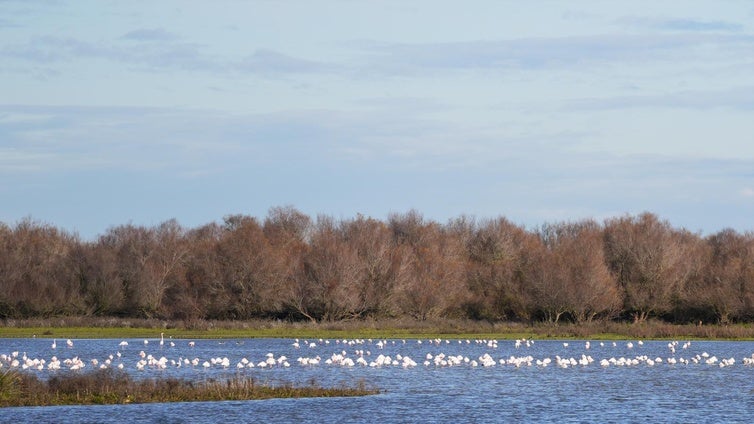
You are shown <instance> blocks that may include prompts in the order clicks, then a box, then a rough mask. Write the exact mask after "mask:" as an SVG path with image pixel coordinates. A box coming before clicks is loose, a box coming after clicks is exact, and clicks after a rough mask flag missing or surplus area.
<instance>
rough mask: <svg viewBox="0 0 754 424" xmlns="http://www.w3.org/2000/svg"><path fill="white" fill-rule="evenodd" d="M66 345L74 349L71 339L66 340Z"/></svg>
mask: <svg viewBox="0 0 754 424" xmlns="http://www.w3.org/2000/svg"><path fill="white" fill-rule="evenodd" d="M65 344H66V345H68V347H73V341H72V340H71V339H68V340H66V342H65Z"/></svg>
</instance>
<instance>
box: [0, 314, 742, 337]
mask: <svg viewBox="0 0 754 424" xmlns="http://www.w3.org/2000/svg"><path fill="white" fill-rule="evenodd" d="M161 332H164V333H165V337H172V338H176V339H202V338H212V339H217V338H262V337H264V338H304V339H306V338H309V339H320V338H323V339H324V338H328V339H338V338H372V339H377V338H406V339H410V338H456V339H464V338H471V339H474V338H477V339H478V338H484V339H491V338H494V339H520V338H537V339H594V340H617V339H720V340H754V326H752V325H751V324H736V325H725V326H724V325H692V324H687V325H678V324H669V323H665V322H662V321H647V322H643V323H638V324H631V323H625V322H613V321H595V322H591V323H584V324H571V323H565V324H558V325H555V324H547V323H534V324H523V323H518V322H487V321H472V320H448V319H445V320H428V321H410V320H379V321H372V320H363V321H355V320H354V321H338V322H323V323H311V322H283V321H272V320H270V321H263V320H258V321H191V322H184V321H162V320H154V319H153V320H131V319H113V318H100V319H98V318H86V317H84V318H80V317H67V318H54V319H32V320H23V321H22V320H6V321H2V322H0V337H19V338H21V337H23V338H28V337H46V338H57V339H66V338H153V339H154V338H158V337H159V334H160V333H161Z"/></svg>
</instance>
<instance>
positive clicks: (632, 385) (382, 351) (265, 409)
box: [0, 338, 754, 423]
mask: <svg viewBox="0 0 754 424" xmlns="http://www.w3.org/2000/svg"><path fill="white" fill-rule="evenodd" d="M52 342H53V341H52V340H50V339H0V363H2V364H3V369H7V368H9V367H13V366H16V367H19V368H21V367H23V366H24V365H27V368H28V370H27V372H34V373H37V374H38V375H39V376H40V377H43V378H44V377H45V376H49V375H53V374H54V373H63V372H71V371H68V367H70V365H68V364H72V363H74V362H73V360H74V359H78V360H80V361H81V362H82V363H83V364H85V365H84V370H87V369H89V370H91V369H92V368H94V367H101V366H111V367H117V366H119V365H120V366H122V367H123V369H124V370H125V371H127V372H129V373H130V374H132V375H133V376H134V377H135V378H151V377H163V376H172V377H181V378H189V379H205V378H224V377H229V376H235V375H247V376H253V377H254V378H257V379H258V380H260V381H266V382H271V383H279V382H292V383H298V384H308V382H309V381H311V380H314V381H316V383H317V384H320V385H325V386H328V385H340V384H346V385H353V384H355V383H356V382H358V381H362V380H363V381H365V382H367V383H368V384H370V385H374V386H376V387H379V388H381V389H383V390H384V392H383V393H382V394H379V395H375V396H368V397H362V398H335V399H281V400H264V401H248V402H196V403H173V404H146V405H108V406H73V407H37V408H4V409H0V422H13V421H16V422H35V423H43V422H70V423H116V422H117V423H121V422H123V421H124V420H128V421H130V422H133V423H155V422H156V423H183V422H190V423H214V422H219V421H222V422H240V423H244V422H349V421H351V422H365V421H368V422H380V423H403V422H520V421H525V422H556V421H557V422H640V421H642V422H643V421H661V422H750V421H751V419H750V417H749V415H750V413H751V412H754V400H753V399H754V379H753V378H752V377H754V365H751V364H749V360H750V359H751V358H752V354H753V353H754V343H751V342H692V343H690V344H686V343H684V342H683V341H680V342H679V343H677V344H669V342H659V341H657V342H655V341H648V342H643V343H640V342H639V341H635V340H634V341H631V342H628V341H623V342H616V343H613V342H604V343H599V342H594V341H592V342H591V343H590V344H589V346H588V348H587V343H586V342H585V341H569V342H568V343H567V344H568V346H565V345H564V343H563V342H559V341H535V342H534V343H528V346H527V343H526V342H522V343H520V344H519V347H516V343H515V341H499V342H496V343H493V342H492V341H488V340H484V341H482V340H469V341H466V340H462V341H457V340H451V341H446V340H440V341H437V340H420V341H417V340H406V341H404V340H379V341H378V340H358V341H354V340H347V341H342V340H299V341H298V346H299V347H296V345H295V340H285V339H239V340H196V341H195V344H194V345H193V346H190V345H189V341H188V340H171V339H169V338H167V339H165V340H164V341H163V344H162V345H161V344H160V339H159V338H155V339H150V340H148V343H147V344H145V343H144V340H136V339H129V340H126V342H127V343H128V345H127V346H121V340H73V341H72V342H73V346H72V347H67V344H66V343H65V341H63V340H57V341H56V343H55V344H56V348H55V349H53V348H52ZM171 344H172V345H173V346H171ZM53 357H55V358H57V360H58V361H60V363H61V369H60V370H53V369H50V364H51V363H52V362H54V359H53ZM13 361H17V362H15V363H14V362H13ZM41 361H44V362H41ZM40 363H42V366H41V367H40ZM286 363H287V366H286ZM414 363H415V364H416V365H414ZM352 364H353V365H352ZM485 365H486V366H485ZM37 368H41V370H37Z"/></svg>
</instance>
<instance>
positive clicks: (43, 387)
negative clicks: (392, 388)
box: [0, 369, 380, 407]
mask: <svg viewBox="0 0 754 424" xmlns="http://www.w3.org/2000/svg"><path fill="white" fill-rule="evenodd" d="M379 392H380V391H379V390H377V389H373V388H367V387H366V384H365V383H364V382H359V383H357V385H356V386H355V387H345V386H343V387H334V388H328V387H320V386H317V385H316V384H315V383H312V384H310V385H308V386H293V385H290V384H284V385H278V386H273V385H269V384H259V383H258V382H257V381H256V380H254V379H253V378H239V377H237V378H232V379H229V380H225V381H217V380H208V381H203V382H191V381H187V380H180V379H175V378H165V379H148V380H139V381H136V380H133V379H132V378H131V377H129V376H128V374H126V373H125V372H123V371H120V370H112V369H105V370H96V371H92V372H90V373H86V374H64V375H60V376H53V377H52V378H50V379H49V380H40V379H38V378H37V377H36V376H34V375H32V374H27V373H24V372H19V371H15V370H8V371H0V407H11V406H54V405H100V404H128V403H151V402H193V401H225V400H256V399H270V398H302V397H345V396H366V395H372V394H377V393H379Z"/></svg>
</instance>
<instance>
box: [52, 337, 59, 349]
mask: <svg viewBox="0 0 754 424" xmlns="http://www.w3.org/2000/svg"><path fill="white" fill-rule="evenodd" d="M57 347H58V345H57V343H55V339H52V348H53V349H57Z"/></svg>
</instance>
